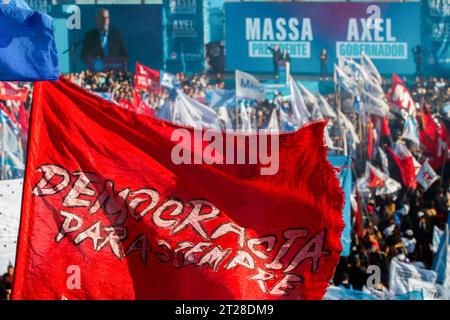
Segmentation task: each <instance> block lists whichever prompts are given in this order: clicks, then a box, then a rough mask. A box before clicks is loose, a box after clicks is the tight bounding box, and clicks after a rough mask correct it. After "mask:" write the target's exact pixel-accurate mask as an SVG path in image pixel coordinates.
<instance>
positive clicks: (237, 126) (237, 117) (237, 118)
mask: <svg viewBox="0 0 450 320" xmlns="http://www.w3.org/2000/svg"><path fill="white" fill-rule="evenodd" d="M236 78H237V77H236V70H235V71H234V82H235V84H234V87H235V88H234V89H235V90H234V91H235V92H234V94H235V98H236V108H235V110H236V130H235V131H238V128H239V112H238V109H239V106H238V100H239V99H238V95H237V80H236Z"/></svg>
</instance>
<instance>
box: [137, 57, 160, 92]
mask: <svg viewBox="0 0 450 320" xmlns="http://www.w3.org/2000/svg"><path fill="white" fill-rule="evenodd" d="M159 82H160V74H159V71H157V70H153V69H151V68H149V67H146V66H144V65H143V64H140V63H139V62H136V73H135V75H134V88H135V89H139V90H146V91H148V92H153V93H158V92H160V90H161V88H160V85H159Z"/></svg>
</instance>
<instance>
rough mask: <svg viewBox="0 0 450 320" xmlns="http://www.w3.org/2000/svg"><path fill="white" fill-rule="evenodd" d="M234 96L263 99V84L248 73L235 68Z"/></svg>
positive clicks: (264, 95)
mask: <svg viewBox="0 0 450 320" xmlns="http://www.w3.org/2000/svg"><path fill="white" fill-rule="evenodd" d="M236 96H237V97H240V98H245V99H256V100H258V101H261V100H264V99H265V97H266V94H265V91H264V86H263V85H262V84H260V83H259V81H258V79H256V78H255V77H254V76H252V75H251V74H249V73H246V72H242V71H239V70H236Z"/></svg>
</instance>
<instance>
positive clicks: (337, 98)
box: [334, 64, 345, 154]
mask: <svg viewBox="0 0 450 320" xmlns="http://www.w3.org/2000/svg"><path fill="white" fill-rule="evenodd" d="M334 92H335V95H334V98H335V104H336V109H337V125H338V128H339V133H340V134H341V139H342V146H344V135H345V132H344V130H342V124H341V95H340V89H339V86H338V85H337V77H336V64H335V65H334ZM338 149H339V146H338ZM338 152H342V153H341V154H345V152H344V150H342V151H338Z"/></svg>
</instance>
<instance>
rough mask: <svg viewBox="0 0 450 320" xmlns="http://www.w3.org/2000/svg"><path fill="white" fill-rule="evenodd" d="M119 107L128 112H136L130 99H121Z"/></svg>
mask: <svg viewBox="0 0 450 320" xmlns="http://www.w3.org/2000/svg"><path fill="white" fill-rule="evenodd" d="M119 105H120V106H121V107H122V108H124V109H126V110H130V111H133V110H134V107H133V103H131V101H130V99H120V100H119ZM133 112H134V111H133Z"/></svg>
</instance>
